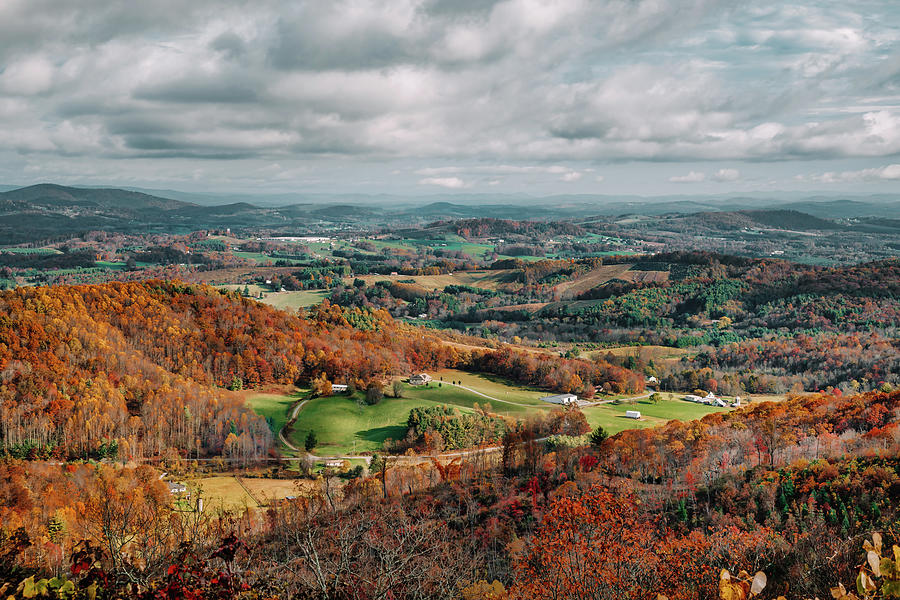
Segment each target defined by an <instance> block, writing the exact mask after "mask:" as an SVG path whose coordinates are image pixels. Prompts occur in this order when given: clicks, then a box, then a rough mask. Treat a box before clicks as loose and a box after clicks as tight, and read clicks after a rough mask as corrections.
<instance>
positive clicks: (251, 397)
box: [244, 390, 307, 436]
mask: <svg viewBox="0 0 900 600" xmlns="http://www.w3.org/2000/svg"><path fill="white" fill-rule="evenodd" d="M306 393H307V391H306V390H297V391H296V392H294V393H291V394H278V393H253V392H248V393H246V394H245V396H244V401H245V402H246V403H247V405H248V406H250V408H252V409H253V412H255V413H256V414H258V415H260V416H262V417H264V418H265V419H266V421H267V422H268V423H269V428H270V429H271V430H272V433H273V434H275V435H276V436H277V435H278V432H279V431H281V428H282V427H284V425H285V423H287V421H288V417H290V412H291V407H292V406H293V405H294V404H295V403H297V402H298V401H299V400H300V399H301V397H302V396H304V395H305V394H306Z"/></svg>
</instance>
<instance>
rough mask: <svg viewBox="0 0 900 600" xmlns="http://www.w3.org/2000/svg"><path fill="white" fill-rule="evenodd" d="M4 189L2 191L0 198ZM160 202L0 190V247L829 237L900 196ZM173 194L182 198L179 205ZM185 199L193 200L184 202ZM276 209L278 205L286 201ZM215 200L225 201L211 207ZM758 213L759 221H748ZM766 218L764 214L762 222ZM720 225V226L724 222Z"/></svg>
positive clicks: (50, 190) (153, 197) (51, 190)
mask: <svg viewBox="0 0 900 600" xmlns="http://www.w3.org/2000/svg"><path fill="white" fill-rule="evenodd" d="M2 189H3V187H0V190H2ZM159 193H160V194H165V195H157V194H149V193H146V192H145V191H137V190H133V189H117V188H75V187H67V186H61V185H55V184H38V185H33V186H29V187H24V188H15V189H7V190H6V191H0V245H10V244H17V243H22V242H25V241H33V240H42V239H48V238H55V237H59V236H65V235H71V234H74V233H79V232H83V231H89V230H106V231H121V232H154V231H155V232H173V233H174V232H186V231H191V230H196V229H207V228H225V227H231V228H235V229H245V230H246V229H250V230H253V229H269V230H271V229H281V230H284V231H296V232H303V231H313V230H317V229H321V228H322V227H324V226H331V227H334V226H340V225H344V226H353V225H354V224H360V225H362V224H365V225H366V226H378V225H384V226H391V227H394V226H397V225H412V224H416V223H422V222H429V221H436V220H442V219H460V218H484V217H491V218H500V219H533V220H548V219H576V220H577V219H588V218H590V217H593V216H617V215H629V214H635V215H646V216H660V215H678V214H681V215H690V214H696V213H741V214H742V215H743V216H742V217H728V218H727V219H726V218H725V217H724V216H723V217H714V216H712V215H710V216H708V217H706V220H707V221H708V220H710V219H713V220H715V219H716V218H718V219H719V220H720V221H723V225H729V226H730V225H737V224H738V223H739V222H740V221H741V219H745V220H748V219H749V221H752V222H761V223H763V224H766V223H767V222H768V223H769V224H770V226H772V227H777V226H778V225H779V222H781V223H783V219H784V218H785V217H786V215H787V214H788V213H785V214H782V215H778V214H776V213H772V211H774V210H777V211H794V212H796V213H805V215H812V217H815V218H816V219H813V218H812V217H807V216H803V218H802V219H796V218H794V219H793V220H794V221H798V222H799V221H800V220H803V221H805V222H806V224H807V228H809V227H812V228H818V229H833V228H834V223H832V222H831V221H825V220H828V219H846V218H853V217H881V218H897V219H900V196H893V195H884V194H882V195H875V196H865V197H854V198H835V197H833V196H812V197H794V198H793V199H792V200H790V201H785V199H783V198H782V199H774V198H765V197H755V196H746V197H727V198H724V197H723V198H719V197H696V198H692V197H687V196H673V197H666V198H635V197H624V198H623V197H612V196H590V195H560V196H549V197H544V198H533V197H523V196H510V195H487V194H485V195H477V194H460V195H454V194H446V195H442V196H427V197H424V198H421V199H418V200H416V199H415V198H410V197H401V196H387V195H384V196H362V195H357V196H342V195H335V196H327V195H308V196H302V195H299V194H298V195H283V196H281V195H279V196H260V197H259V199H261V200H265V202H264V203H263V202H255V201H252V202H251V201H248V200H254V198H253V197H246V196H245V197H243V198H244V200H242V201H234V200H235V199H236V198H237V196H220V195H213V194H210V195H205V194H184V193H180V192H172V191H168V190H163V191H160V192H159ZM172 196H180V197H178V198H175V197H172ZM186 198H193V199H194V200H202V202H200V201H196V202H195V201H191V200H188V199H186ZM289 198H290V199H293V200H294V201H293V202H285V203H284V204H281V205H274V204H272V202H274V200H275V199H280V200H288V199H289ZM213 199H219V200H226V201H225V202H219V203H212V202H210V201H211V200H213ZM754 211H755V212H757V213H759V214H756V215H754V214H753V213H754ZM763 213H769V214H763ZM725 221H727V223H726V222H725Z"/></svg>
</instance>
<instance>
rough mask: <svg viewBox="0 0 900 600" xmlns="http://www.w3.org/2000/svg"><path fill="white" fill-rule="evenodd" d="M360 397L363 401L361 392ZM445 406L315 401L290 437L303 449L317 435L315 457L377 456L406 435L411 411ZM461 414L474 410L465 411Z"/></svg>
mask: <svg viewBox="0 0 900 600" xmlns="http://www.w3.org/2000/svg"><path fill="white" fill-rule="evenodd" d="M446 387H447V389H448V390H449V389H450V386H446ZM460 391H461V390H460ZM358 394H359V397H362V393H361V392H359V393H358ZM470 395H471V396H473V397H477V396H475V395H474V394H470ZM442 404H452V403H451V402H441V401H440V400H438V401H435V400H429V399H424V398H421V397H413V398H384V399H383V400H382V401H381V402H380V403H379V404H376V405H374V406H368V405H366V404H365V403H358V402H357V401H356V399H355V398H350V397H348V396H331V397H329V398H314V399H312V400H310V401H309V402H307V403H306V404H305V405H304V406H303V408H302V409H301V410H300V413H299V414H298V415H297V421H296V423H295V424H294V427H293V430H292V431H290V432H289V433H288V434H286V435H287V436H288V439H289V440H290V441H291V443H293V444H294V445H295V446H297V447H298V448H302V447H303V443H304V441H305V440H306V436H307V434H308V433H309V432H310V431H315V433H316V437H317V438H318V441H319V444H318V446H316V448H315V449H314V450H313V453H314V454H318V455H321V456H329V455H331V456H336V455H345V454H359V453H361V452H375V451H379V450H381V448H382V445H383V444H384V441H385V440H386V439H388V438H391V439H395V440H396V439H401V438H402V437H403V436H404V435H406V419H407V417H408V416H409V411H410V410H412V409H413V408H416V407H418V406H440V405H442ZM460 410H470V409H468V408H465V407H461V408H460Z"/></svg>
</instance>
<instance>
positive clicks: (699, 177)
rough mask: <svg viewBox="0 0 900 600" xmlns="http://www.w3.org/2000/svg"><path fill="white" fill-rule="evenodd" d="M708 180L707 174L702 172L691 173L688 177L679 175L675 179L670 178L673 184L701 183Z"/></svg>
mask: <svg viewBox="0 0 900 600" xmlns="http://www.w3.org/2000/svg"><path fill="white" fill-rule="evenodd" d="M705 180H706V174H705V173H703V172H702V171H691V172H690V173H688V174H687V175H677V176H675V177H669V181H671V182H672V183H700V182H701V181H705Z"/></svg>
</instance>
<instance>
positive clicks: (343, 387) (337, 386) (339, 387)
mask: <svg viewBox="0 0 900 600" xmlns="http://www.w3.org/2000/svg"><path fill="white" fill-rule="evenodd" d="M331 391H332V392H346V391H347V384H346V383H332V384H331Z"/></svg>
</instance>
